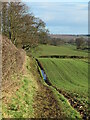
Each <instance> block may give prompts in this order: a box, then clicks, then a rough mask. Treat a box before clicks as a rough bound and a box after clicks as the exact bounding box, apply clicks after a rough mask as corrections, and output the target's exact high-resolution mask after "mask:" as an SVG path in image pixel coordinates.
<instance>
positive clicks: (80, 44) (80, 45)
mask: <svg viewBox="0 0 90 120" xmlns="http://www.w3.org/2000/svg"><path fill="white" fill-rule="evenodd" d="M84 45H85V40H84V38H83V37H80V38H76V47H77V49H82V48H83V47H84Z"/></svg>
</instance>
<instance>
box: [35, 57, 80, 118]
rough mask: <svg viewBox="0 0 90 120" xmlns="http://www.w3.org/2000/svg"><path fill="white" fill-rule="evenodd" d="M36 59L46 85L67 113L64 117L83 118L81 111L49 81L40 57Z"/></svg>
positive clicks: (62, 109)
mask: <svg viewBox="0 0 90 120" xmlns="http://www.w3.org/2000/svg"><path fill="white" fill-rule="evenodd" d="M36 61H37V64H38V71H39V73H40V75H41V77H42V79H43V84H44V85H46V86H47V87H48V88H49V89H50V90H51V91H52V94H53V95H54V98H55V99H56V100H57V101H58V102H57V103H58V104H59V107H60V108H61V111H62V113H63V114H64V115H65V118H64V119H81V116H80V114H79V112H77V111H76V110H75V109H74V108H73V107H72V106H71V105H70V103H69V102H68V100H67V99H66V98H65V97H64V96H63V94H60V92H59V91H58V90H57V89H56V88H55V87H53V85H52V84H51V83H50V82H49V80H48V78H47V76H46V74H45V71H44V69H43V67H42V65H41V64H40V62H39V61H38V59H36ZM42 71H43V72H42ZM45 76H46V77H45Z"/></svg>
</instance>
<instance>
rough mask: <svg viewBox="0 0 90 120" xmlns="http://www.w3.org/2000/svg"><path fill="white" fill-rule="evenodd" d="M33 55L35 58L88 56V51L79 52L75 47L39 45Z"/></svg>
mask: <svg viewBox="0 0 90 120" xmlns="http://www.w3.org/2000/svg"><path fill="white" fill-rule="evenodd" d="M32 54H33V56H35V57H39V56H45V55H68V56H72V55H76V56H88V53H87V51H84V50H77V49H76V46H74V45H62V46H53V45H39V46H38V47H37V48H36V50H35V49H34V50H32Z"/></svg>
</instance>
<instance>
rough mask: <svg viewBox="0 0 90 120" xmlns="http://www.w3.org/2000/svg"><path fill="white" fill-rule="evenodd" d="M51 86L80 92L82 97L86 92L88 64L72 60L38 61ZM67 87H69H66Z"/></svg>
mask: <svg viewBox="0 0 90 120" xmlns="http://www.w3.org/2000/svg"><path fill="white" fill-rule="evenodd" d="M39 60H40V62H41V63H42V65H43V67H44V69H45V72H46V73H47V76H48V78H49V80H50V81H51V82H52V84H54V85H56V86H57V88H60V89H62V90H68V91H71V90H72V92H75V91H76V92H77V93H78V92H79V93H80V91H81V94H82V95H84V94H85V95H86V94H87V90H88V88H87V87H88V64H87V63H86V62H84V61H81V60H73V59H43V58H41V59H39ZM68 86H69V87H68Z"/></svg>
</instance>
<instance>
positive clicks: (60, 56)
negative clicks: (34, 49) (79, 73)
mask: <svg viewBox="0 0 90 120" xmlns="http://www.w3.org/2000/svg"><path fill="white" fill-rule="evenodd" d="M39 58H75V59H77V58H78V59H88V56H87V57H86V56H75V55H74V56H67V55H44V56H39Z"/></svg>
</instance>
